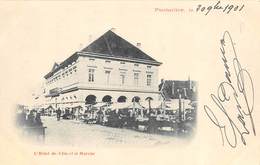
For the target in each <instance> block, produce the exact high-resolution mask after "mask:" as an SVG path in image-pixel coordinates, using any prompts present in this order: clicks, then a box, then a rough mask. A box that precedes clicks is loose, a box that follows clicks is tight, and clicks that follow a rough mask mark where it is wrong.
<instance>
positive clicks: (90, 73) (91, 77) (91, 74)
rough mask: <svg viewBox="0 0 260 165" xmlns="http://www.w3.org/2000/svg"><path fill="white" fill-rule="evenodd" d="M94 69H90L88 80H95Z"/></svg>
mask: <svg viewBox="0 0 260 165" xmlns="http://www.w3.org/2000/svg"><path fill="white" fill-rule="evenodd" d="M94 72H95V70H94V69H89V70H88V82H94Z"/></svg>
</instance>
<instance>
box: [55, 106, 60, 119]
mask: <svg viewBox="0 0 260 165" xmlns="http://www.w3.org/2000/svg"><path fill="white" fill-rule="evenodd" d="M56 113H57V121H60V117H61V110H60V108H58V110H57V111H56Z"/></svg>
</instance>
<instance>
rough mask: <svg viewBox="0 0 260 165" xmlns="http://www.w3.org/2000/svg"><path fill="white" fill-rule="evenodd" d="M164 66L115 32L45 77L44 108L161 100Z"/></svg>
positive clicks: (57, 66)
mask: <svg viewBox="0 0 260 165" xmlns="http://www.w3.org/2000/svg"><path fill="white" fill-rule="evenodd" d="M160 65H161V63H160V62H158V61H156V60H155V59H153V58H152V57H150V56H148V55H147V54H145V53H144V52H143V51H142V50H140V49H139V48H138V46H134V45H132V44H131V43H129V42H128V41H126V40H125V39H123V38H121V37H120V36H118V35H117V34H116V33H114V32H112V31H110V30H109V31H108V32H106V33H105V34H103V35H102V36H101V37H99V38H98V39H97V40H95V41H93V42H92V43H91V44H90V45H88V46H87V47H86V48H84V49H83V50H81V51H79V52H75V53H74V54H73V55H71V56H70V57H69V58H67V59H66V60H65V61H63V62H62V63H60V64H57V63H55V64H54V66H53V68H52V70H51V71H50V72H49V73H48V74H46V75H45V76H44V78H45V83H44V98H45V101H44V102H45V103H44V106H52V107H53V108H54V109H57V108H59V107H60V108H65V107H71V108H73V107H77V106H81V107H84V106H85V105H89V104H97V103H105V102H112V103H115V102H133V101H135V102H144V101H146V100H147V99H148V98H149V99H153V100H159V99H160V98H161V96H160V93H159V90H158V68H159V66H160Z"/></svg>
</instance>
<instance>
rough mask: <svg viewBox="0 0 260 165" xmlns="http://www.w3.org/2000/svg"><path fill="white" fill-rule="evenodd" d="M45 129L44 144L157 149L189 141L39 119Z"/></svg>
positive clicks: (73, 121)
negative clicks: (157, 147)
mask: <svg viewBox="0 0 260 165" xmlns="http://www.w3.org/2000/svg"><path fill="white" fill-rule="evenodd" d="M42 121H43V123H44V126H46V127H47V129H46V138H45V145H58V146H67V145H69V146H90V147H156V146H167V147H168V146H174V145H176V144H180V143H186V142H187V141H189V139H187V138H180V137H174V136H166V135H158V134H149V133H145V132H141V131H135V130H130V129H126V128H112V127H107V126H102V125H97V124H85V123H83V122H82V121H76V120H60V121H57V120H56V118H55V117H42Z"/></svg>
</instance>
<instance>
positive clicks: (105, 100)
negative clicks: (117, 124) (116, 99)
mask: <svg viewBox="0 0 260 165" xmlns="http://www.w3.org/2000/svg"><path fill="white" fill-rule="evenodd" d="M111 100H112V97H111V96H109V95H106V96H104V97H103V99H102V101H103V102H106V103H110V102H111Z"/></svg>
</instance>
